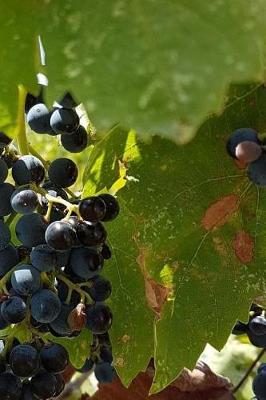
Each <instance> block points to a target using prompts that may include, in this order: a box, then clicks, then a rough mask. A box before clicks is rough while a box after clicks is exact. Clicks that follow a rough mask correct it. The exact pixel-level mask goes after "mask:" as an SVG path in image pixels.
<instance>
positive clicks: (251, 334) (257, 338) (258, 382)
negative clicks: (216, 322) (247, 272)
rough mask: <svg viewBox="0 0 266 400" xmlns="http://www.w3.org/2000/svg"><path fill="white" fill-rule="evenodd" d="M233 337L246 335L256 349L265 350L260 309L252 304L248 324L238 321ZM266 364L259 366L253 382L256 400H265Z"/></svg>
mask: <svg viewBox="0 0 266 400" xmlns="http://www.w3.org/2000/svg"><path fill="white" fill-rule="evenodd" d="M232 333H233V334H234V335H247V336H248V338H249V341H250V342H251V343H252V344H253V345H254V346H256V347H258V348H261V349H266V316H265V311H264V309H263V308H262V307H260V306H259V305H257V304H252V306H251V308H250V317H249V321H248V323H246V324H245V323H243V322H241V321H238V322H237V323H236V325H235V326H234V328H233V331H232ZM265 367H266V364H261V366H260V367H259V369H258V373H257V375H256V377H255V379H254V381H253V391H254V394H255V395H256V398H257V400H266V368H265Z"/></svg>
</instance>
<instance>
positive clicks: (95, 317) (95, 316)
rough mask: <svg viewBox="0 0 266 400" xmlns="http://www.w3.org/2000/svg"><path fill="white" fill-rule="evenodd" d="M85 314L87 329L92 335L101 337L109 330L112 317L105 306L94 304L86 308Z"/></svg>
mask: <svg viewBox="0 0 266 400" xmlns="http://www.w3.org/2000/svg"><path fill="white" fill-rule="evenodd" d="M86 314H87V328H88V329H90V330H91V331H92V332H93V333H94V334H98V335H101V334H102V333H105V332H107V331H108V330H109V329H110V327H111V325H112V320H113V315H112V312H111V310H110V308H109V307H108V306H107V305H106V304H101V303H96V304H94V305H91V306H89V307H88V308H87V310H86Z"/></svg>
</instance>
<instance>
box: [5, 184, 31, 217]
mask: <svg viewBox="0 0 266 400" xmlns="http://www.w3.org/2000/svg"><path fill="white" fill-rule="evenodd" d="M11 205H12V208H13V210H14V211H16V212H17V213H20V214H31V213H33V211H34V210H35V209H36V208H37V206H38V196H37V194H36V193H35V192H34V191H33V190H31V189H23V188H21V189H17V190H15V191H14V192H13V193H12V196H11Z"/></svg>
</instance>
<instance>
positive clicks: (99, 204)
mask: <svg viewBox="0 0 266 400" xmlns="http://www.w3.org/2000/svg"><path fill="white" fill-rule="evenodd" d="M79 212H80V215H81V217H82V218H83V219H85V220H86V221H90V222H98V221H100V220H101V219H103V218H104V216H105V213H106V206H105V202H104V201H103V200H102V199H101V198H100V197H97V196H91V197H87V198H86V199H83V200H82V201H81V202H80V204H79Z"/></svg>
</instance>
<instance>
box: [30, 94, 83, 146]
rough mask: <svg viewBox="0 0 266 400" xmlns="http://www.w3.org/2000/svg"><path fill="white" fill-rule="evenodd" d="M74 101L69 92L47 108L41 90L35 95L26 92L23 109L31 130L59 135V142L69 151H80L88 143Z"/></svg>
mask: <svg viewBox="0 0 266 400" xmlns="http://www.w3.org/2000/svg"><path fill="white" fill-rule="evenodd" d="M75 106H76V102H75V100H74V99H73V97H72V96H71V94H70V93H66V94H65V95H64V97H63V98H62V100H61V101H60V104H59V103H56V105H55V106H54V107H53V109H52V110H49V109H48V107H47V106H46V105H45V103H44V100H43V92H42V91H41V93H40V95H39V96H37V97H35V96H33V95H31V94H28V96H27V99H26V106H25V111H26V113H27V123H28V125H29V127H30V128H31V130H32V131H34V132H36V133H39V134H48V135H51V136H56V135H60V136H61V144H62V146H63V147H64V149H65V150H67V151H69V152H71V153H80V152H81V151H83V150H84V149H85V148H86V147H87V145H88V135H87V131H86V129H85V128H84V127H83V126H82V125H81V124H80V118H79V116H78V114H77V112H76V110H75Z"/></svg>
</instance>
